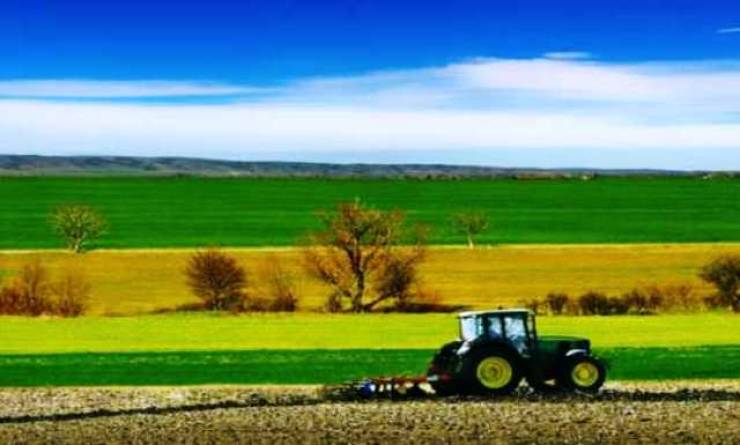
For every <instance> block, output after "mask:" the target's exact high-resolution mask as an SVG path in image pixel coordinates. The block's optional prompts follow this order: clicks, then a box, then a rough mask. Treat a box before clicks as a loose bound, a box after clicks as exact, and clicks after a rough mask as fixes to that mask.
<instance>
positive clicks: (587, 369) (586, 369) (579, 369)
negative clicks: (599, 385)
mask: <svg viewBox="0 0 740 445" xmlns="http://www.w3.org/2000/svg"><path fill="white" fill-rule="evenodd" d="M570 376H571V378H572V379H573V382H574V383H575V384H576V385H578V386H581V387H589V386H591V385H593V384H594V383H596V381H597V380H599V368H597V367H596V365H594V364H593V363H591V362H580V363H578V364H577V365H575V366H574V367H573V371H571V373H570Z"/></svg>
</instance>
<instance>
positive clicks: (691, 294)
mask: <svg viewBox="0 0 740 445" xmlns="http://www.w3.org/2000/svg"><path fill="white" fill-rule="evenodd" d="M661 293H662V295H663V308H664V309H667V310H677V311H685V312H693V311H698V310H699V309H700V308H701V306H702V303H703V302H702V299H701V297H700V296H699V294H698V292H697V290H696V288H695V287H694V286H692V285H691V284H689V283H674V284H668V285H665V286H662V287H661Z"/></svg>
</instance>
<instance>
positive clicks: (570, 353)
mask: <svg viewBox="0 0 740 445" xmlns="http://www.w3.org/2000/svg"><path fill="white" fill-rule="evenodd" d="M588 355H589V353H588V351H587V350H585V349H571V350H570V351H568V352H566V353H565V357H567V358H570V357H578V356H588Z"/></svg>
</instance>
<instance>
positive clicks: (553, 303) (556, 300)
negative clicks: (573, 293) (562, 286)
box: [545, 292, 568, 315]
mask: <svg viewBox="0 0 740 445" xmlns="http://www.w3.org/2000/svg"><path fill="white" fill-rule="evenodd" d="M545 303H546V304H547V308H548V309H549V311H550V313H551V314H553V315H560V314H562V313H563V311H564V310H565V306H566V305H567V304H568V295H567V294H564V293H559V292H550V293H549V294H547V296H546V297H545Z"/></svg>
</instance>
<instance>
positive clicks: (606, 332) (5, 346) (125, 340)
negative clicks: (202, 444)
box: [0, 313, 740, 354]
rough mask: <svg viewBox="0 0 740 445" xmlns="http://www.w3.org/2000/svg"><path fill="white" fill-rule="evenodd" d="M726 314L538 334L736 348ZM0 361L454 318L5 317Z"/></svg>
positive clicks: (416, 343)
mask: <svg viewBox="0 0 740 445" xmlns="http://www.w3.org/2000/svg"><path fill="white" fill-rule="evenodd" d="M739 321H740V318H739V317H738V315H735V314H731V313H705V314H693V315H661V316H652V317H651V316H619V317H566V316H562V317H540V318H539V319H538V331H539V333H540V334H563V335H580V336H586V337H588V338H590V339H591V340H592V343H593V345H594V346H595V347H598V348H621V347H625V348H631V347H692V346H707V345H710V346H716V345H738V344H740V322H739ZM0 322H2V329H0V354H50V353H79V352H158V351H217V350H223V351H233V350H245V349H251V350H255V349H373V348H376V349H434V348H436V347H438V346H440V345H441V344H443V343H445V342H446V341H449V340H450V339H452V338H455V337H456V336H457V320H456V318H455V316H454V315H451V314H419V315H410V314H367V315H348V314H347V315H330V314H284V315H279V314H260V315H243V316H231V315H215V314H213V315H211V314H177V315H156V316H155V315H152V316H141V317H117V318H105V317H86V318H78V319H58V318H47V319H44V318H42V319H32V318H23V317H3V318H2V319H1V320H0Z"/></svg>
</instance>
